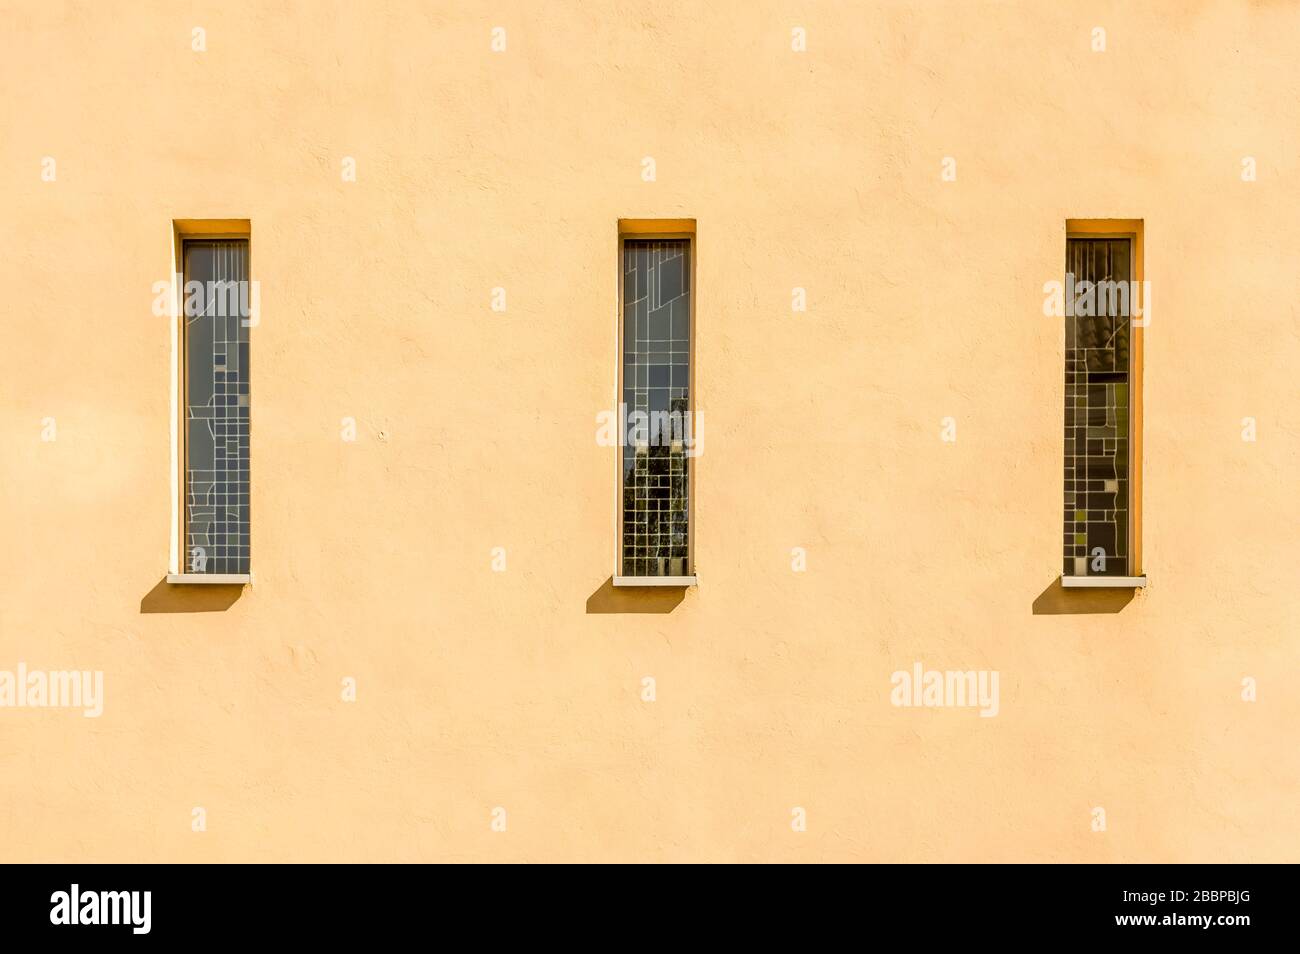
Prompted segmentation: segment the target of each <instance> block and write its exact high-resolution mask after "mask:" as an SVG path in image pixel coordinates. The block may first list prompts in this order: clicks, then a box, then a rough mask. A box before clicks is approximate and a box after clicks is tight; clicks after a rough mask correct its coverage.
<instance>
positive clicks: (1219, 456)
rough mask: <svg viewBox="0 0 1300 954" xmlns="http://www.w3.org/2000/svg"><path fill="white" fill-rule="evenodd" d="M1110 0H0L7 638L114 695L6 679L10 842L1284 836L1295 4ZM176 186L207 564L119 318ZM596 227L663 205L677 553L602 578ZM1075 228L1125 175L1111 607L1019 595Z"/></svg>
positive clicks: (261, 845)
mask: <svg viewBox="0 0 1300 954" xmlns="http://www.w3.org/2000/svg"><path fill="white" fill-rule="evenodd" d="M457 6H459V7H461V8H462V10H461V11H460V12H457V10H456V9H454V8H455V7H457ZM1137 6H1138V5H1133V4H1128V3H1103V2H1098V3H1083V2H1071V3H1060V4H1045V3H1038V2H1023V3H965V2H955V0H954V2H943V3H938V2H936V3H929V4H924V5H918V8H916V9H912V8H909V7H908V6H905V5H903V4H901V3H874V4H852V3H832V2H824V3H800V4H795V5H788V4H783V3H774V2H741V0H735V2H726V3H719V4H710V5H707V7H706V5H704V4H698V3H686V2H680V3H679V2H666V3H638V4H618V5H615V4H577V3H572V2H567V3H546V4H537V3H523V2H518V3H514V2H501V3H492V4H486V3H484V4H478V3H473V4H469V3H467V4H459V5H457V4H423V3H415V2H411V3H399V2H370V3H356V4H345V3H337V4H334V3H329V4H327V3H307V2H300V3H288V4H280V3H269V2H268V3H240V2H236V3H222V4H203V3H193V4H185V5H182V4H172V3H162V2H149V3H143V2H136V3H131V4H101V3H70V2H58V0H41V2H34V0H23V2H17V3H14V2H8V3H5V4H4V7H3V10H0V53H2V55H0V93H2V94H3V95H0V230H2V231H0V234H3V236H4V239H5V242H4V251H3V254H2V255H0V283H2V284H3V287H4V289H5V294H4V296H3V305H0V308H2V309H3V313H2V315H0V320H2V321H3V328H2V331H3V344H2V345H0V397H2V398H3V400H2V401H0V488H2V492H0V539H2V540H3V545H0V670H10V671H12V670H14V669H15V668H16V667H17V665H18V664H19V663H20V662H22V663H25V664H26V665H27V666H28V667H32V668H42V669H47V670H63V669H75V670H83V669H84V670H102V672H103V674H104V711H103V714H102V715H101V716H100V717H99V718H83V717H82V715H81V714H80V713H79V712H75V711H69V710H66V709H53V708H47V709H34V708H0V858H2V859H3V860H20V861H25V860H69V861H76V860H86V861H107V860H131V861H147V860H188V861H231V860H268V861H269V860H291V859H305V860H328V859H347V860H484V861H486V860H530V861H531V860H548V859H550V860H600V859H620V860H646V861H663V860H768V859H771V860H832V859H841V860H880V861H902V860H908V861H973V860H999V861H1010V860H1026V861H1067V860H1070V861H1097V862H1102V861H1211V860H1225V861H1243V860H1272V861H1284V860H1290V861H1295V860H1297V857H1300V823H1298V822H1297V819H1296V813H1295V793H1296V791H1297V788H1300V749H1298V747H1297V741H1296V728H1297V724H1298V723H1300V702H1297V693H1298V691H1300V685H1298V684H1297V683H1298V680H1300V674H1298V668H1297V634H1298V628H1300V599H1298V597H1297V592H1296V589H1297V588H1296V583H1297V566H1298V565H1300V543H1298V542H1297V541H1298V539H1300V533H1298V531H1300V519H1298V518H1300V504H1298V503H1297V499H1298V498H1297V493H1296V488H1297V477H1298V476H1300V455H1298V445H1300V431H1298V430H1297V425H1296V417H1295V407H1296V398H1297V386H1296V379H1297V369H1298V368H1300V333H1298V331H1297V329H1298V327H1300V326H1298V321H1300V311H1298V309H1297V305H1296V302H1297V300H1298V299H1300V287H1298V286H1300V277H1298V276H1300V269H1298V268H1297V261H1300V255H1298V253H1300V215H1298V214H1297V213H1298V212H1300V202H1298V201H1297V199H1298V197H1300V187H1298V183H1300V71H1297V70H1296V68H1295V52H1296V49H1297V46H1298V45H1300V8H1297V7H1296V6H1295V5H1292V4H1289V3H1282V2H1256V3H1249V2H1228V0H1224V2H1172V0H1168V2H1163V3H1156V4H1151V5H1141V6H1144V7H1148V6H1149V9H1144V10H1143V9H1137ZM497 26H501V27H504V28H505V31H506V33H505V36H506V48H505V50H504V51H501V52H494V51H493V49H492V47H491V44H492V32H491V31H492V29H493V27H497ZM195 27H201V28H202V29H203V30H204V31H205V34H204V37H205V40H206V49H205V50H203V51H196V50H194V49H193V41H192V37H193V33H192V31H193V29H194V28H195ZM796 27H799V28H802V29H804V30H805V31H806V37H807V49H806V51H804V52H796V51H794V50H792V49H791V45H792V30H793V29H794V28H796ZM1094 27H1102V28H1104V29H1105V31H1106V49H1105V51H1104V52H1094V51H1093V49H1092V44H1093V40H1092V31H1093V28H1094ZM647 156H648V157H653V159H654V162H655V170H656V178H655V181H653V182H647V181H645V180H644V179H643V176H642V169H643V165H642V160H643V158H644V157H647ZM47 157H49V158H52V159H54V160H55V164H56V165H55V166H54V168H56V169H57V175H56V177H55V178H54V180H53V181H46V180H45V178H43V171H44V170H46V169H47V168H49V167H48V166H47V165H46V164H45V163H44V160H45V159H46V158H47ZM344 157H353V158H354V159H355V162H356V181H355V182H349V181H344V179H343V177H342V175H341V171H340V170H341V166H342V163H343V161H344ZM944 157H952V158H953V159H955V160H956V169H957V176H956V179H955V181H944V179H943V178H942V176H941V172H942V163H943V160H944ZM1244 157H1253V158H1254V159H1255V163H1256V170H1257V176H1256V179H1255V181H1243V178H1242V172H1243V168H1244V167H1243V164H1242V160H1243V158H1244ZM224 217H236V218H247V219H249V220H250V221H251V223H252V225H251V228H252V245H251V248H252V272H253V277H254V278H255V279H257V280H259V281H260V282H261V286H262V318H261V324H260V325H259V326H258V327H257V328H256V329H255V330H254V331H253V334H252V348H253V352H252V354H253V356H252V380H253V410H252V510H253V516H252V535H253V557H252V565H253V573H254V575H255V583H254V585H253V586H251V587H248V588H246V589H244V590H243V591H242V592H241V593H238V594H236V595H237V597H238V598H237V599H233V600H232V599H230V598H227V597H224V596H222V595H221V594H219V593H216V592H215V591H212V590H201V589H197V588H193V587H186V588H176V587H171V588H169V587H167V586H166V585H165V584H162V583H161V580H162V577H163V575H164V574H165V572H166V570H167V560H168V537H169V526H170V513H169V509H170V508H169V499H170V498H169V493H170V484H169V480H170V474H169V468H168V456H169V447H170V441H171V435H170V425H169V398H170V393H169V362H170V361H171V352H170V343H169V328H168V320H167V319H166V318H158V317H155V316H154V315H153V314H152V312H151V302H152V299H153V293H152V290H151V286H152V283H153V282H155V281H158V280H161V279H165V278H166V277H167V274H168V270H169V268H170V261H171V259H170V256H171V245H170V243H171V228H172V225H171V223H172V220H174V219H179V218H224ZM620 217H644V218H652V217H691V218H695V219H696V220H697V223H698V242H697V276H696V278H697V286H696V296H697V297H696V321H697V327H696V348H697V354H696V374H697V377H696V391H695V395H696V398H697V406H698V407H699V409H700V410H701V412H702V413H703V415H704V418H705V421H706V434H705V446H704V453H703V455H702V456H701V457H700V458H699V459H698V461H697V462H696V463H697V465H698V471H697V494H696V508H697V510H696V528H695V532H696V538H695V546H696V567H697V570H698V573H699V577H700V584H699V586H698V587H697V588H694V589H691V590H689V591H686V592H685V593H684V595H681V596H680V599H679V598H678V596H677V595H673V594H672V593H671V592H670V593H669V594H668V595H664V594H663V593H659V594H649V595H647V594H642V595H636V594H629V593H627V592H626V591H621V590H620V591H617V592H615V591H613V590H611V589H610V587H609V585H608V580H609V578H610V576H611V574H612V573H613V570H614V536H613V535H614V512H615V510H614V508H615V502H616V494H617V490H616V487H615V464H614V456H613V455H614V451H613V450H612V449H611V448H608V447H601V446H598V444H597V442H596V439H595V434H596V414H597V413H598V412H599V411H600V410H602V409H605V408H610V407H612V406H613V403H614V400H615V368H616V353H617V344H616V338H615V309H616V300H615V299H616V294H617V274H616V269H617V251H616V249H617V225H616V223H617V220H618V219H619V218H620ZM1072 217H1073V218H1078V217H1116V218H1135V219H1143V220H1144V222H1145V243H1146V249H1145V250H1146V278H1147V279H1148V280H1149V281H1150V282H1151V285H1152V288H1153V303H1154V307H1153V313H1152V316H1151V325H1150V327H1149V328H1148V329H1147V331H1146V364H1145V368H1146V371H1145V374H1146V378H1145V381H1146V383H1145V409H1146V411H1145V413H1146V427H1145V460H1144V462H1143V466H1144V475H1145V476H1144V486H1145V491H1144V504H1143V510H1144V528H1143V539H1144V550H1145V558H1144V564H1145V565H1144V567H1143V569H1144V570H1145V572H1146V573H1147V574H1148V575H1149V578H1150V585H1149V587H1148V588H1147V589H1145V590H1142V591H1139V592H1137V594H1136V595H1135V596H1134V597H1133V598H1132V599H1131V600H1128V599H1127V596H1125V597H1124V598H1120V597H1116V596H1115V595H1113V594H1097V593H1092V594H1083V595H1077V594H1064V593H1062V592H1060V591H1059V590H1054V588H1053V582H1054V581H1055V580H1056V578H1057V576H1058V574H1059V572H1060V562H1061V557H1060V527H1061V481H1062V443H1061V441H1062V438H1061V415H1062V403H1063V399H1064V395H1063V388H1064V385H1063V380H1062V361H1063V356H1062V351H1063V338H1062V325H1061V322H1060V320H1059V319H1052V318H1048V317H1044V315H1043V311H1042V304H1043V297H1044V296H1043V290H1042V288H1043V283H1044V282H1047V281H1051V280H1057V279H1060V278H1061V271H1062V268H1063V262H1064V247H1065V221H1066V219H1067V218H1072ZM494 287H502V288H505V289H506V292H507V296H508V297H507V308H506V310H505V311H504V312H494V311H493V310H492V309H491V308H490V301H491V294H492V289H493V288H494ZM794 287H802V288H805V289H806V290H807V300H808V309H807V311H806V312H803V313H792V310H791V289H792V288H794ZM345 417H353V418H355V419H356V421H357V426H358V436H357V440H356V441H355V442H345V441H343V440H342V439H341V437H340V430H341V420H342V419H343V418H345ZM946 417H951V418H953V419H954V422H955V424H956V428H957V440H956V441H952V442H949V441H944V440H942V439H941V428H942V424H941V422H942V421H943V419H944V418H946ZM1246 417H1252V418H1254V419H1255V420H1256V424H1257V439H1256V440H1254V441H1246V440H1243V439H1242V430H1243V424H1242V419H1243V418H1246ZM49 419H53V420H52V423H53V426H54V428H55V431H54V432H53V433H54V434H56V439H53V440H50V439H43V437H45V438H48V437H49V436H50V433H51V432H49V426H50V420H49ZM495 547H502V548H504V549H505V554H506V568H505V570H504V571H503V572H497V571H495V570H494V569H493V565H492V550H493V548H495ZM795 547H802V548H804V550H805V551H806V554H807V569H806V571H804V572H793V571H792V556H791V552H792V549H793V548H795ZM918 662H919V663H921V664H923V665H924V666H925V667H926V668H928V669H939V670H995V671H997V672H998V673H999V674H1000V686H1001V698H1000V708H999V712H998V714H997V716H996V717H994V718H980V717H979V715H978V714H977V713H976V712H975V711H974V710H972V709H945V708H936V709H917V708H900V707H896V706H894V705H891V701H890V692H891V688H892V687H891V681H890V680H891V674H892V673H894V672H895V671H896V670H907V671H910V670H911V669H912V667H913V665H914V664H916V663H918ZM646 676H652V677H654V679H655V680H656V693H657V694H656V699H655V701H653V702H645V701H642V679H643V677H646ZM1248 677H1250V678H1254V679H1256V680H1257V686H1258V690H1257V691H1258V697H1257V701H1254V702H1249V701H1245V700H1243V698H1242V695H1243V688H1242V681H1243V679H1246V678H1248ZM345 678H352V679H355V680H356V686H357V697H356V701H355V702H347V701H344V700H343V699H342V697H341V684H342V681H343V680H344V679H345ZM196 807H201V808H203V809H204V810H205V812H206V829H207V830H206V831H202V832H196V831H194V830H192V828H193V826H192V818H193V817H194V816H193V814H192V812H193V809H194V808H196ZM497 807H502V808H504V809H505V811H506V813H507V815H506V817H507V818H508V825H507V830H506V831H504V832H499V831H493V830H492V826H491V822H492V812H493V810H494V809H495V808H497ZM796 807H799V808H803V809H804V810H805V811H806V818H807V830H806V831H802V832H801V831H795V830H793V828H792V823H791V819H792V809H794V808H796ZM1096 808H1103V809H1104V810H1105V814H1106V830H1105V831H1094V830H1093V828H1094V818H1095V817H1096V815H1095V814H1094V809H1096Z"/></svg>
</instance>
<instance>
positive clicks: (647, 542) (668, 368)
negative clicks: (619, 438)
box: [622, 239, 691, 576]
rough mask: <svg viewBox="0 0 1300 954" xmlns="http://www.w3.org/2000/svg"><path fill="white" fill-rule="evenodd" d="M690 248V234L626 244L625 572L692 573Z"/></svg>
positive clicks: (624, 312) (633, 573)
mask: <svg viewBox="0 0 1300 954" xmlns="http://www.w3.org/2000/svg"><path fill="white" fill-rule="evenodd" d="M690 251H691V246H690V241H689V240H687V239H672V240H632V239H628V240H626V241H624V243H623V404H624V406H625V407H626V410H627V415H628V425H627V429H626V431H625V432H624V436H625V438H626V439H625V440H624V441H623V442H622V444H623V451H622V453H623V507H622V510H623V513H622V519H623V553H622V565H623V569H622V573H623V575H625V576H686V575H688V574H689V572H690V570H689V566H688V563H689V535H688V533H687V514H688V503H689V501H688V493H689V489H690V480H689V471H688V468H689V465H690V459H689V458H688V457H687V456H686V444H685V441H684V440H683V438H684V437H686V436H688V435H689V431H688V428H689V413H690V370H691V368H690V357H691V355H690V347H691V344H690V342H691V268H690ZM642 415H643V417H642Z"/></svg>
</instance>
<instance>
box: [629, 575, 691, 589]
mask: <svg viewBox="0 0 1300 954" xmlns="http://www.w3.org/2000/svg"><path fill="white" fill-rule="evenodd" d="M698 582H699V581H698V578H697V577H694V576H616V577H614V585H615V586H628V587H631V586H677V587H683V588H684V587H688V586H695V585H697V583H698Z"/></svg>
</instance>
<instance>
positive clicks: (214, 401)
mask: <svg viewBox="0 0 1300 954" xmlns="http://www.w3.org/2000/svg"><path fill="white" fill-rule="evenodd" d="M184 258H185V289H186V294H185V296H184V299H183V301H184V306H185V312H184V313H185V427H186V432H185V457H186V461H185V463H186V467H185V488H186V493H185V504H186V509H185V556H184V559H185V567H184V569H185V572H187V573H248V572H249V522H248V464H249V456H248V411H249V391H248V384H249V381H248V325H247V324H246V322H245V319H246V318H248V314H249V287H248V242H247V241H246V240H242V239H239V240H202V241H187V242H186V243H185V246H184ZM195 282H197V283H199V286H201V291H200V290H199V287H198V286H195V285H194V284H192V283H195Z"/></svg>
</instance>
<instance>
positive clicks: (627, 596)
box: [587, 576, 686, 615]
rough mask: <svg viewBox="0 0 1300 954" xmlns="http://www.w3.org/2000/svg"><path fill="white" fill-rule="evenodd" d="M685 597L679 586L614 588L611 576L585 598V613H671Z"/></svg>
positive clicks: (684, 590) (684, 592)
mask: <svg viewBox="0 0 1300 954" xmlns="http://www.w3.org/2000/svg"><path fill="white" fill-rule="evenodd" d="M685 596H686V589H685V587H680V586H647V587H635V588H630V589H629V588H624V587H618V588H615V586H614V578H613V577H612V576H611V577H610V578H609V579H608V580H606V581H605V582H604V583H602V584H600V589H598V590H596V592H595V593H592V594H591V595H590V596H588V597H587V613H588V614H589V615H590V614H592V613H671V612H672V611H673V610H674V609H675V608H676V607H677V604H678V603H680V602H681V601H682V600H683V599H684V598H685Z"/></svg>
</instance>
